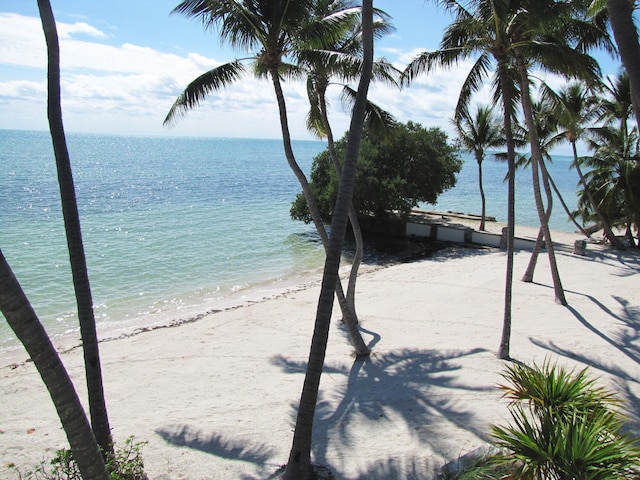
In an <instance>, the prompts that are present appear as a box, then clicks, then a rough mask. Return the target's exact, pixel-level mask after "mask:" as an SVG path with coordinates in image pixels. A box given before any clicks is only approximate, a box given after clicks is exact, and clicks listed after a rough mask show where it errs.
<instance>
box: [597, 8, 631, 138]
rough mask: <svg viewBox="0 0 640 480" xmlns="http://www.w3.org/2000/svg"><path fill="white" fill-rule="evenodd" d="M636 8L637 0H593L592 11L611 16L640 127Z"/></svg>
mask: <svg viewBox="0 0 640 480" xmlns="http://www.w3.org/2000/svg"><path fill="white" fill-rule="evenodd" d="M636 8H637V6H636V2H635V1H629V0H593V2H592V4H591V7H590V13H591V14H592V15H594V16H602V15H603V14H605V16H607V17H608V18H609V22H610V24H611V30H612V31H613V37H614V39H615V42H616V45H617V46H618V52H619V54H620V58H621V59H622V65H623V66H624V68H625V70H626V71H627V72H628V74H629V83H630V89H631V92H633V93H632V95H631V100H632V102H633V111H634V113H635V116H636V125H637V126H638V128H640V42H639V41H638V30H637V28H636V25H635V21H634V11H635V9H636Z"/></svg>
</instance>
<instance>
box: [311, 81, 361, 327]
mask: <svg viewBox="0 0 640 480" xmlns="http://www.w3.org/2000/svg"><path fill="white" fill-rule="evenodd" d="M319 93H320V94H319V97H320V98H319V100H320V113H321V115H322V123H323V124H324V125H323V126H324V129H325V133H326V135H327V146H328V147H329V155H330V156H331V160H332V161H333V166H334V168H335V169H336V173H337V175H338V178H342V164H341V162H340V159H339V158H338V152H336V145H335V142H334V139H333V131H332V130H331V124H330V123H329V117H328V115H327V102H326V99H325V95H324V92H319ZM349 223H351V230H352V232H353V237H354V239H355V242H356V252H355V255H354V257H353V262H352V263H351V272H350V273H349V285H348V286H347V304H348V305H349V310H350V311H351V313H352V314H353V316H354V317H355V318H356V321H357V319H358V315H357V313H356V282H357V280H358V270H359V269H360V264H361V263H362V257H363V255H364V240H363V238H362V230H361V229H360V222H359V221H358V215H357V214H356V209H355V208H354V207H353V202H351V205H350V206H349Z"/></svg>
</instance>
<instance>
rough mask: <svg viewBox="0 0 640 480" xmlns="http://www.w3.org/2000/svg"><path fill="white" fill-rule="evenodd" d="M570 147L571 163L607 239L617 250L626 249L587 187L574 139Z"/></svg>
mask: <svg viewBox="0 0 640 480" xmlns="http://www.w3.org/2000/svg"><path fill="white" fill-rule="evenodd" d="M571 149H572V151H573V163H574V164H575V166H576V171H577V172H578V177H580V183H581V184H582V188H584V191H585V193H586V194H587V198H588V199H589V202H590V203H591V206H592V207H593V210H594V211H595V212H596V215H597V216H598V218H599V219H600V223H601V224H602V229H603V230H604V234H605V236H606V237H607V238H608V239H609V241H610V242H611V245H613V246H614V247H615V248H616V249H617V250H620V251H624V250H626V249H625V248H624V245H623V244H622V242H621V241H620V239H619V238H618V237H616V235H615V234H614V233H613V230H611V226H610V225H609V221H608V220H607V218H606V217H605V216H604V214H603V213H602V210H600V208H599V207H598V203H597V202H596V200H595V198H593V194H592V193H591V189H590V188H589V185H587V181H586V179H585V178H584V174H583V173H582V169H581V168H580V162H579V161H578V149H577V148H576V142H575V141H572V142H571Z"/></svg>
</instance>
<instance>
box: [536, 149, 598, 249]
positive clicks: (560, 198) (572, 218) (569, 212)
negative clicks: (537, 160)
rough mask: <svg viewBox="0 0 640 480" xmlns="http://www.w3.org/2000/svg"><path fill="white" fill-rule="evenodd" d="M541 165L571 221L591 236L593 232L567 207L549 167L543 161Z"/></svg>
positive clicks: (583, 232)
mask: <svg viewBox="0 0 640 480" xmlns="http://www.w3.org/2000/svg"><path fill="white" fill-rule="evenodd" d="M540 166H541V168H542V174H543V175H546V176H547V180H549V183H550V185H551V188H553V191H554V192H555V193H556V195H557V197H558V200H560V204H561V205H562V208H563V209H564V211H565V213H566V214H567V217H569V218H570V219H571V221H572V222H573V224H574V225H575V226H576V228H577V229H578V230H579V231H580V233H582V234H583V235H584V236H585V237H587V238H590V237H591V234H590V233H589V232H587V231H586V230H585V229H584V228H583V227H582V225H580V224H579V223H578V222H577V221H576V219H575V217H574V216H573V214H572V213H571V211H570V210H569V207H567V203H566V202H565V201H564V198H563V197H562V194H561V193H560V190H558V186H557V185H556V182H554V181H553V177H552V176H551V175H550V174H549V171H548V170H547V167H546V165H545V164H544V162H542V163H541V164H540Z"/></svg>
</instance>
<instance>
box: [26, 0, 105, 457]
mask: <svg viewBox="0 0 640 480" xmlns="http://www.w3.org/2000/svg"><path fill="white" fill-rule="evenodd" d="M38 8H39V10H40V18H41V21H42V28H43V30H44V34H45V39H46V42H47V58H48V62H49V63H48V75H47V78H48V91H49V95H48V103H47V115H48V118H49V129H50V131H51V139H52V142H53V150H54V153H55V157H56V166H57V169H58V184H59V185H60V198H61V201H62V215H63V217H64V224H65V232H66V235H67V246H68V249H69V258H70V262H71V273H72V276H73V287H74V289H75V295H76V303H77V305H78V320H79V322H80V334H81V337H82V348H83V352H84V365H85V373H86V379H87V390H88V395H89V411H90V415H91V426H92V428H93V432H94V435H95V437H96V440H97V441H98V444H99V445H100V448H101V449H102V452H103V455H105V458H106V457H107V456H108V455H110V454H113V445H112V440H111V428H110V427H109V418H108V415H107V407H106V402H105V398H104V389H103V382H102V369H101V365H100V353H99V349H98V335H97V332H96V321H95V316H94V312H93V300H92V298H91V286H90V284H89V273H88V271H87V262H86V258H85V254H84V245H83V243H82V231H81V228H80V217H79V215H78V204H77V202H76V194H75V187H74V184H73V174H72V172H71V161H70V159H69V151H68V150H67V143H66V139H65V134H64V126H63V122H62V108H61V104H60V50H59V45H58V33H57V30H56V24H55V18H54V16H53V11H52V9H51V4H50V3H49V1H48V0H38Z"/></svg>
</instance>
